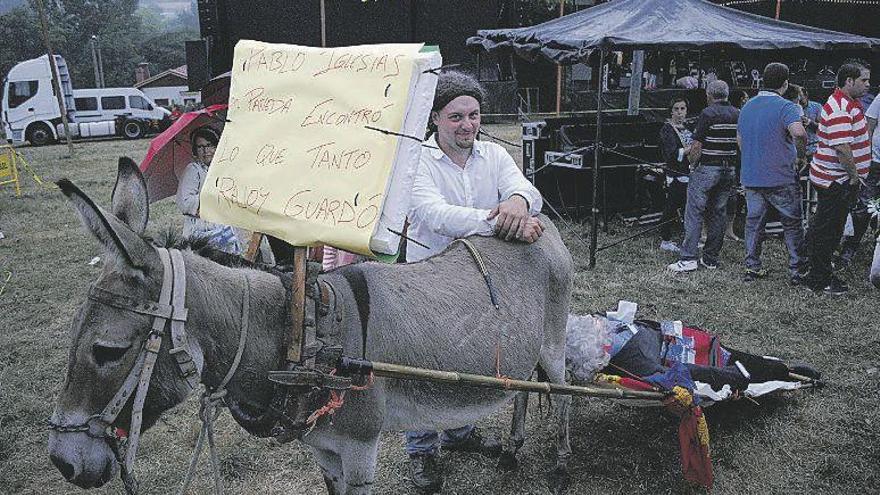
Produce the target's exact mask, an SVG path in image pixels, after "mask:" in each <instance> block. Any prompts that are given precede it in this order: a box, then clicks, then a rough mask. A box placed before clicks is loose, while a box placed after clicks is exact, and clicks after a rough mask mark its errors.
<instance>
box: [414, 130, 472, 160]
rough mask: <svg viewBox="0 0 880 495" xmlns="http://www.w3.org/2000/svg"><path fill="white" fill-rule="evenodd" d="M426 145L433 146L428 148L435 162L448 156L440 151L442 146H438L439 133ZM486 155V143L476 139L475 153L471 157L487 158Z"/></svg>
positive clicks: (432, 136)
mask: <svg viewBox="0 0 880 495" xmlns="http://www.w3.org/2000/svg"><path fill="white" fill-rule="evenodd" d="M425 144H427V145H429V146H432V147H431V148H428V150H429V151H430V152H431V158H433V159H435V160H440V159H442V158H443V157H445V156H446V153H444V152H443V150H442V149H440V145H439V144H437V133H436V132H435V133H434V134H432V135H431V137H430V138H429V139H428V142H427V143H425ZM485 155H486V143H484V142H482V141H480V140H478V139H475V140H474V152H473V154H472V155H471V156H485ZM447 158H448V157H447Z"/></svg>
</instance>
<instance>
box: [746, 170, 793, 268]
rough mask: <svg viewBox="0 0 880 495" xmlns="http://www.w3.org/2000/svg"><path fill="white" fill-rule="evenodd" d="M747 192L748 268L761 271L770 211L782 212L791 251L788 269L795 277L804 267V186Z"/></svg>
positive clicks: (747, 189)
mask: <svg viewBox="0 0 880 495" xmlns="http://www.w3.org/2000/svg"><path fill="white" fill-rule="evenodd" d="M745 190H746V209H747V212H748V213H747V215H746V268H748V269H750V270H760V269H761V243H762V242H763V241H764V226H765V225H766V224H767V210H768V208H769V207H771V206H772V207H773V208H775V209H776V211H778V212H779V217H780V221H781V222H782V230H783V235H784V236H785V246H786V247H787V248H788V269H789V271H790V272H791V274H792V275H794V274H797V273H798V272H799V271H801V270H802V269H803V268H804V265H805V261H806V260H805V257H804V229H803V223H802V221H801V186H800V184H797V183H795V182H792V183H791V184H789V185H785V186H775V187H747V188H745Z"/></svg>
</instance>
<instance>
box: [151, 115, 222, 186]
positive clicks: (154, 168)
mask: <svg viewBox="0 0 880 495" xmlns="http://www.w3.org/2000/svg"><path fill="white" fill-rule="evenodd" d="M227 106H228V105H211V106H209V107H207V108H204V109H202V110H196V111H195V112H187V113H184V114H181V115H180V117H178V118H177V120H175V121H174V123H173V124H171V125H170V126H169V127H168V129H165V131H163V132H162V133H161V134H159V135H158V136H156V137H154V138H153V140H152V141H150V147H149V149H148V150H147V156H146V157H144V161H142V162H141V165H140V169H141V172H142V173H143V174H144V180H146V182H147V194H148V196H149V198H150V202H151V203H153V202H156V201H159V200H160V199H165V198H167V197H169V196H174V195H175V194H177V177H178V175H180V173H182V172H183V169H184V168H186V166H187V165H188V164H189V163H190V162H191V161H193V156H192V146H190V142H189V135H190V133H192V131H194V130H196V129H197V128H199V127H202V126H206V125H211V126H212V127H215V128H218V127H220V125H219V123H220V121H221V120H222V119H221V118H220V117H219V116H216V115H214V114H215V113H216V112H220V111H223V110H226V107H227Z"/></svg>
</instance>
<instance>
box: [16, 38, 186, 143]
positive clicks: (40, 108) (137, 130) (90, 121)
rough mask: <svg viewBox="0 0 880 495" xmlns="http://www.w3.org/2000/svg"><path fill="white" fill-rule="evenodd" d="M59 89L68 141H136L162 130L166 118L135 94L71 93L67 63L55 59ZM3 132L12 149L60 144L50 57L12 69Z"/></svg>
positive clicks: (166, 113)
mask: <svg viewBox="0 0 880 495" xmlns="http://www.w3.org/2000/svg"><path fill="white" fill-rule="evenodd" d="M55 63H56V66H57V67H58V79H59V81H58V85H59V87H60V88H61V94H62V96H63V97H64V106H65V107H66V109H67V119H68V121H69V122H70V134H71V137H73V138H89V137H103V136H116V135H119V136H123V137H125V138H127V139H137V138H140V137H143V136H145V135H146V134H148V133H150V132H151V131H160V130H162V129H164V128H165V127H166V126H167V124H168V122H169V116H170V114H171V112H169V111H168V110H166V109H164V108H162V107H159V106H157V105H156V104H155V103H153V102H152V101H151V100H150V99H149V98H148V97H147V96H146V95H145V94H143V92H141V91H140V90H138V89H135V88H101V89H73V84H72V83H71V80H70V71H69V70H68V67H67V63H66V62H65V61H64V58H63V57H61V56H60V55H55ZM2 112H3V113H2V122H3V129H4V132H5V134H6V140H7V141H8V142H9V143H12V144H21V143H24V142H25V141H29V142H30V143H31V144H32V145H34V146H41V145H44V144H50V143H54V142H56V141H57V140H59V139H62V138H64V126H63V124H62V122H61V109H60V108H59V107H58V101H57V99H56V98H55V93H54V91H53V90H52V69H51V67H50V66H49V56H48V55H43V56H42V57H39V58H35V59H32V60H26V61H24V62H21V63H19V64H17V65H16V66H15V67H13V68H12V70H10V71H9V74H7V76H6V80H5V81H4V83H3V108H2Z"/></svg>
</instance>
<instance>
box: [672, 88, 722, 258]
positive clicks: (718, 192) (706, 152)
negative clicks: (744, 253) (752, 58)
mask: <svg viewBox="0 0 880 495" xmlns="http://www.w3.org/2000/svg"><path fill="white" fill-rule="evenodd" d="M729 94H730V90H729V88H728V86H727V83H726V82H724V81H721V80H717V81H712V82H710V83H709V85H708V86H707V87H706V97H707V99H708V102H709V106H708V107H706V108H705V109H704V110H703V112H702V113H701V114H700V117H699V119H698V120H697V128H696V130H695V131H694V136H693V137H694V141H693V144H692V145H691V150H690V153H689V154H688V159H689V160H690V163H691V166H692V169H693V171H692V172H691V176H690V180H689V182H688V188H687V206H686V207H685V215H684V243H683V244H682V246H681V254H680V256H679V260H678V261H676V262H675V263H672V264H671V265H669V267H668V268H669V269H670V270H671V271H673V272H690V271H694V270H696V269H697V268H698V266H699V265H702V266H703V267H704V268H708V269H715V268H718V255H719V254H720V253H721V246H722V244H723V243H724V231H725V229H726V228H727V211H726V210H727V199H728V198H729V197H730V193H731V191H732V190H733V187H734V185H735V183H736V167H737V164H738V161H739V156H738V155H739V151H738V148H737V144H736V122H737V119H739V109H738V108H736V107H734V106H733V105H731V104H730V102H729V101H728V100H727V98H728V95H729ZM704 219H705V221H706V245H705V246H704V247H703V255H702V257H700V256H698V250H699V242H700V231H701V230H702V226H703V220H704ZM698 260H699V263H698Z"/></svg>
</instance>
